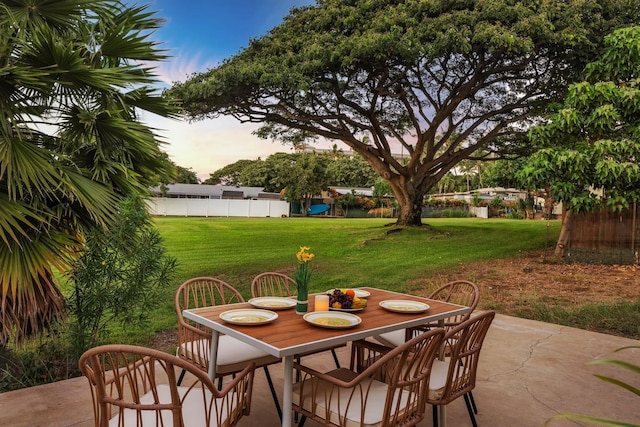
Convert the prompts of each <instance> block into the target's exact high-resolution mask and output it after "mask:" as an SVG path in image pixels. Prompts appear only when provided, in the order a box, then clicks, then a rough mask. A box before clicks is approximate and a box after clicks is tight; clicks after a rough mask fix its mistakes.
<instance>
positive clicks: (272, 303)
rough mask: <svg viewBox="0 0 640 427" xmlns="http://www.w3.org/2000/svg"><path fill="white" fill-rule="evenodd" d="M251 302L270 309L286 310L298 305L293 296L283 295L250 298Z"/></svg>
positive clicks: (258, 306) (257, 306) (256, 305)
mask: <svg viewBox="0 0 640 427" xmlns="http://www.w3.org/2000/svg"><path fill="white" fill-rule="evenodd" d="M249 304H251V305H252V306H254V307H256V308H268V309H269V310H286V309H288V308H293V307H295V306H296V301H295V300H293V299H291V298H281V297H256V298H251V299H250V300H249Z"/></svg>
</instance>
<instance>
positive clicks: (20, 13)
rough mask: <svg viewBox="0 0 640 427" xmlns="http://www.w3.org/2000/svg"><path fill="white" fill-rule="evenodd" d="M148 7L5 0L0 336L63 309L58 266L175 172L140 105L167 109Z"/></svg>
mask: <svg viewBox="0 0 640 427" xmlns="http://www.w3.org/2000/svg"><path fill="white" fill-rule="evenodd" d="M159 24H160V21H159V20H158V19H157V18H155V17H154V16H153V14H152V13H150V12H148V11H147V10H146V8H144V7H129V6H126V5H124V4H122V3H119V2H113V1H104V0H57V1H51V0H0V292H1V293H0V345H2V344H3V343H6V342H7V340H8V339H9V338H10V337H15V338H16V339H18V340H19V339H22V338H24V337H25V336H27V335H28V334H29V333H32V332H35V331H38V330H39V329H40V328H41V327H42V326H43V325H46V324H48V323H50V322H51V321H52V320H54V319H55V318H56V317H57V316H58V315H60V313H61V312H62V310H63V299H62V296H61V294H60V291H59V289H58V288H57V287H56V283H55V274H54V271H55V270H54V269H55V268H60V269H65V268H67V267H68V261H69V260H70V257H72V256H74V255H75V254H76V252H77V251H78V250H79V249H80V248H81V247H82V236H83V235H86V233H87V231H89V230H91V229H94V228H95V227H108V225H109V224H110V223H111V221H113V215H114V213H115V212H116V208H117V206H118V203H119V201H120V200H121V199H122V197H124V196H125V195H127V194H130V193H142V192H144V191H146V188H147V186H148V184H149V183H150V182H149V181H147V179H146V178H145V177H153V178H150V179H156V180H157V179H162V177H163V176H165V175H166V174H165V172H168V171H167V170H166V169H167V164H168V163H167V162H166V161H164V160H163V159H164V157H163V156H162V153H161V151H160V146H159V141H158V140H157V139H156V137H155V135H154V133H153V132H152V129H150V128H148V127H147V126H145V125H143V124H142V123H141V122H140V121H139V117H138V112H139V111H141V110H145V111H149V112H152V113H157V114H161V115H169V114H171V111H172V109H171V107H170V105H169V104H168V103H167V102H166V101H165V100H164V99H163V98H162V97H161V96H158V94H155V93H154V89H153V88H152V86H153V85H155V83H156V79H155V77H154V75H153V73H152V69H151V68H150V66H149V65H145V64H149V63H151V62H152V61H157V60H161V59H163V58H164V57H165V55H164V53H163V51H162V50H160V49H159V48H158V46H157V44H156V43H155V42H153V41H152V40H151V39H150V32H151V31H153V30H154V29H156V28H158V26H159Z"/></svg>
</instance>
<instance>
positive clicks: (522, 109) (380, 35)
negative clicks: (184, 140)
mask: <svg viewBox="0 0 640 427" xmlns="http://www.w3.org/2000/svg"><path fill="white" fill-rule="evenodd" d="M637 15H638V8H637V4H636V1H635V0H566V1H528V2H522V1H516V0H458V1H445V0H442V1H438V0H384V1H382V0H381V1H364V0H319V1H318V3H317V5H316V6H308V7H302V8H298V9H293V10H292V11H291V13H290V14H289V16H287V17H286V18H285V20H284V22H283V23H282V24H281V25H280V26H278V27H276V28H274V29H272V30H271V31H270V32H269V33H268V34H267V35H265V36H264V37H261V38H258V39H255V40H252V41H251V42H250V44H249V46H248V47H247V48H246V49H244V50H242V51H241V52H240V53H238V54H237V55H235V56H233V57H231V58H229V59H228V60H226V61H224V62H223V63H222V64H221V65H220V66H218V67H216V68H214V69H211V70H209V71H206V72H203V73H199V74H195V75H193V76H191V78H189V79H188V80H187V81H186V82H184V83H177V84H175V85H174V88H173V92H174V93H175V94H176V95H177V97H178V98H181V99H182V101H183V108H184V112H185V113H186V115H187V117H188V118H190V119H192V120H198V119H205V118H215V117H218V116H220V115H230V116H233V117H235V118H237V119H239V120H240V121H243V122H256V123H261V124H262V126H261V128H260V129H259V131H258V134H259V135H260V136H262V137H265V138H276V139H280V140H282V141H284V142H291V143H294V144H300V143H301V141H305V140H307V139H309V138H318V137H321V138H322V137H324V138H327V139H330V140H340V141H342V142H344V143H345V144H346V145H347V146H349V147H351V149H353V150H354V151H355V152H357V153H358V154H360V155H361V156H362V157H363V158H364V159H365V160H366V161H367V162H369V164H371V166H372V167H373V169H374V170H375V171H376V172H377V173H378V174H379V175H381V176H382V177H383V178H384V179H386V180H388V181H389V183H390V185H391V188H392V189H393V192H394V193H395V196H396V199H397V201H398V203H399V205H400V212H399V217H398V224H399V225H420V224H421V209H422V202H423V198H424V195H425V194H426V193H427V192H428V191H429V190H430V189H431V188H432V187H434V186H436V185H437V183H438V181H439V180H440V179H441V178H442V177H443V176H445V175H446V174H447V172H449V171H450V170H451V169H452V168H453V167H454V166H456V165H457V164H458V163H459V162H460V161H462V160H464V159H468V158H471V159H473V158H474V157H476V156H478V157H479V156H492V158H499V157H500V156H502V155H504V154H505V153H507V152H517V151H518V150H520V149H522V148H524V147H523V145H525V142H524V141H525V138H524V135H525V131H526V129H527V127H528V125H529V122H528V119H529V118H531V117H535V116H536V115H537V114H539V113H540V111H542V110H543V109H544V108H545V106H546V105H548V103H549V102H551V101H554V100H556V99H558V97H559V96H560V95H562V93H563V92H564V88H566V86H567V85H568V84H569V83H570V82H572V81H575V79H576V78H577V77H578V75H579V73H580V72H581V71H582V70H583V68H584V65H585V64H586V62H588V61H589V60H590V59H593V57H594V56H595V55H597V54H598V53H599V51H600V44H601V40H602V37H603V36H604V35H605V34H607V33H609V32H610V31H612V30H613V29H614V28H616V27H620V26H622V25H623V24H627V23H629V22H633V21H634V20H637V18H638V16H637ZM398 153H403V154H404V158H403V159H402V160H400V158H399V156H397V154H398ZM477 153H482V154H477Z"/></svg>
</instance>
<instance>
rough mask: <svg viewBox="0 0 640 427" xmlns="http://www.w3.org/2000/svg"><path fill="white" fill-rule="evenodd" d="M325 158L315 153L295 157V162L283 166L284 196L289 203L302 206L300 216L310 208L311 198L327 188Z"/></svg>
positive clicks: (326, 160) (326, 161)
mask: <svg viewBox="0 0 640 427" xmlns="http://www.w3.org/2000/svg"><path fill="white" fill-rule="evenodd" d="M328 162H329V160H328V158H327V157H326V156H319V155H317V154H315V153H301V154H297V155H295V162H293V163H290V164H289V165H288V166H283V169H282V170H281V173H282V175H281V176H282V178H283V180H284V184H285V196H286V197H287V199H288V200H289V201H292V202H298V203H300V205H301V206H302V214H303V215H306V214H307V211H308V210H309V206H311V198H312V197H314V196H317V195H319V194H321V193H322V191H323V190H326V189H327V187H328V185H329V184H328V181H327V163H328Z"/></svg>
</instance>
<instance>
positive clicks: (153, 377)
mask: <svg viewBox="0 0 640 427" xmlns="http://www.w3.org/2000/svg"><path fill="white" fill-rule="evenodd" d="M176 368H182V369H185V370H187V371H188V372H189V373H190V374H192V375H190V376H189V377H188V378H189V383H190V384H189V385H188V386H184V387H179V386H178V385H177V381H176ZM254 369H255V365H254V364H248V365H247V366H246V367H245V368H244V369H243V370H242V371H241V372H239V373H238V374H237V375H236V376H235V378H234V379H233V381H231V382H229V383H227V384H226V385H225V387H224V388H223V389H222V390H218V389H217V388H216V387H215V385H214V384H213V382H212V381H211V380H210V379H209V376H208V375H207V374H206V373H205V372H202V371H201V370H200V369H198V368H196V367H195V366H194V365H192V364H190V363H188V362H185V361H184V360H181V359H179V358H178V357H175V356H173V355H170V354H167V353H163V352H160V351H157V350H152V349H147V348H144V347H137V346H128V345H105V346H101V347H96V348H93V349H90V350H88V351H87V352H85V353H84V354H83V355H82V356H81V357H80V370H81V371H82V373H83V374H84V375H85V376H86V377H87V378H88V380H89V385H90V387H91V395H92V397H93V412H94V418H95V426H96V427H107V426H110V427H115V426H117V427H129V426H136V427H143V426H159V425H164V426H170V425H173V426H185V427H188V426H193V427H196V426H197V427H204V426H207V427H212V426H235V425H236V424H237V423H238V421H239V420H240V418H241V417H242V416H244V415H248V414H249V411H250V407H251V392H252V388H253V375H254Z"/></svg>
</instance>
